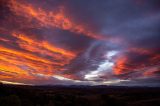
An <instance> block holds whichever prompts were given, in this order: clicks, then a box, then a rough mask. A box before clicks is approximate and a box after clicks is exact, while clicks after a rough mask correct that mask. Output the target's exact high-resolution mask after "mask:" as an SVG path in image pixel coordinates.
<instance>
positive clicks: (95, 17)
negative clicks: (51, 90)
mask: <svg viewBox="0 0 160 106" xmlns="http://www.w3.org/2000/svg"><path fill="white" fill-rule="evenodd" d="M0 81H1V82H4V83H11V84H31V85H57V84H60V85H61V84H62V85H126V86H135V85H136V86H160V1H159V0H0Z"/></svg>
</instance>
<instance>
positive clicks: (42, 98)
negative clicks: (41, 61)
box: [0, 84, 160, 106]
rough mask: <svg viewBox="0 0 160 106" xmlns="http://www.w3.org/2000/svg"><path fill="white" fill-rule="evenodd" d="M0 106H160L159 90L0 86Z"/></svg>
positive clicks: (116, 87) (119, 87)
mask: <svg viewBox="0 0 160 106" xmlns="http://www.w3.org/2000/svg"><path fill="white" fill-rule="evenodd" d="M0 106H160V89H159V88H156V87H154V88H153V87H124V86H81V85H78V86H75V85H73V86H63V85H57V86H27V85H7V84H5V85H4V84H1V85H0Z"/></svg>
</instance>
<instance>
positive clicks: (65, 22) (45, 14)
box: [10, 0, 104, 40]
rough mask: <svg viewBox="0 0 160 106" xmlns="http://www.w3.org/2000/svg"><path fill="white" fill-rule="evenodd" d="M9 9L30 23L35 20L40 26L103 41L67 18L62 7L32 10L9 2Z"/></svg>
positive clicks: (25, 5) (21, 4)
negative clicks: (52, 9) (50, 9)
mask: <svg viewBox="0 0 160 106" xmlns="http://www.w3.org/2000/svg"><path fill="white" fill-rule="evenodd" d="M10 9H11V10H12V11H13V12H14V13H15V14H16V15H19V16H23V17H26V18H27V19H28V20H30V21H31V20H33V19H35V20H37V21H38V23H39V25H40V26H46V27H48V26H50V27H57V28H60V29H63V30H69V31H71V32H74V33H77V34H84V35H86V36H88V37H91V38H94V39H101V40H102V39H104V38H103V37H102V36H100V35H99V34H96V33H94V32H92V31H90V30H89V28H87V27H86V26H85V25H83V24H81V25H79V24H78V23H76V22H74V21H72V19H71V18H69V17H67V14H66V13H65V11H64V10H65V8H64V6H62V7H59V11H45V10H44V9H42V8H34V6H32V5H31V4H28V3H26V2H25V3H22V2H20V1H17V0H11V2H10Z"/></svg>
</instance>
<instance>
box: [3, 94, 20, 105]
mask: <svg viewBox="0 0 160 106" xmlns="http://www.w3.org/2000/svg"><path fill="white" fill-rule="evenodd" d="M0 105H1V106H21V100H20V99H19V97H18V96H17V95H10V96H6V97H3V98H1V99H0Z"/></svg>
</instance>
